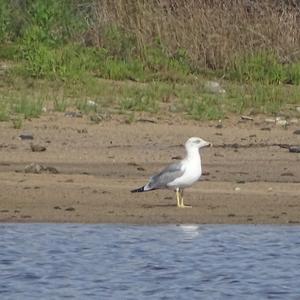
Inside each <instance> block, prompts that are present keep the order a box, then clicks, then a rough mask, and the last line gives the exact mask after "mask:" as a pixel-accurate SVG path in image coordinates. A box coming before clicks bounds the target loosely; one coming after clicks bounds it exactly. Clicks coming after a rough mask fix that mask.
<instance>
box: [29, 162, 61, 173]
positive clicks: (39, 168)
mask: <svg viewBox="0 0 300 300" xmlns="http://www.w3.org/2000/svg"><path fill="white" fill-rule="evenodd" d="M24 172H25V173H32V174H40V173H44V172H45V173H52V174H57V173H59V172H58V170H57V169H56V168H54V167H49V166H43V165H39V164H36V163H31V164H30V165H27V166H26V167H25V168H24Z"/></svg>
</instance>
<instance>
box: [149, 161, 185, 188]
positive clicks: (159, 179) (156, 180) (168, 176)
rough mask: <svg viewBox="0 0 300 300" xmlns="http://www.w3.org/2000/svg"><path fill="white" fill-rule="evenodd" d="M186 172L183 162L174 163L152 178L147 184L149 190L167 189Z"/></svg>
mask: <svg viewBox="0 0 300 300" xmlns="http://www.w3.org/2000/svg"><path fill="white" fill-rule="evenodd" d="M184 171H185V168H184V167H183V164H182V162H179V163H174V164H171V165H169V166H167V167H166V168H165V169H163V170H162V171H161V172H160V173H158V174H156V175H154V176H152V177H151V178H150V181H149V183H148V184H147V189H149V190H153V189H160V188H165V187H167V184H168V183H170V182H172V181H173V180H175V179H176V178H178V177H181V176H182V175H183V173H184Z"/></svg>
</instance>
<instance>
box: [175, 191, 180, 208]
mask: <svg viewBox="0 0 300 300" xmlns="http://www.w3.org/2000/svg"><path fill="white" fill-rule="evenodd" d="M176 200H177V207H180V194H179V188H176Z"/></svg>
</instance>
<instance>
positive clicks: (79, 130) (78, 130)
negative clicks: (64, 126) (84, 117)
mask: <svg viewBox="0 0 300 300" xmlns="http://www.w3.org/2000/svg"><path fill="white" fill-rule="evenodd" d="M77 132H78V133H88V131H87V129H86V128H82V129H77Z"/></svg>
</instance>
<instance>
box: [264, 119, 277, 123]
mask: <svg viewBox="0 0 300 300" xmlns="http://www.w3.org/2000/svg"><path fill="white" fill-rule="evenodd" d="M265 122H266V123H276V119H274V118H267V119H265Z"/></svg>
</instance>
